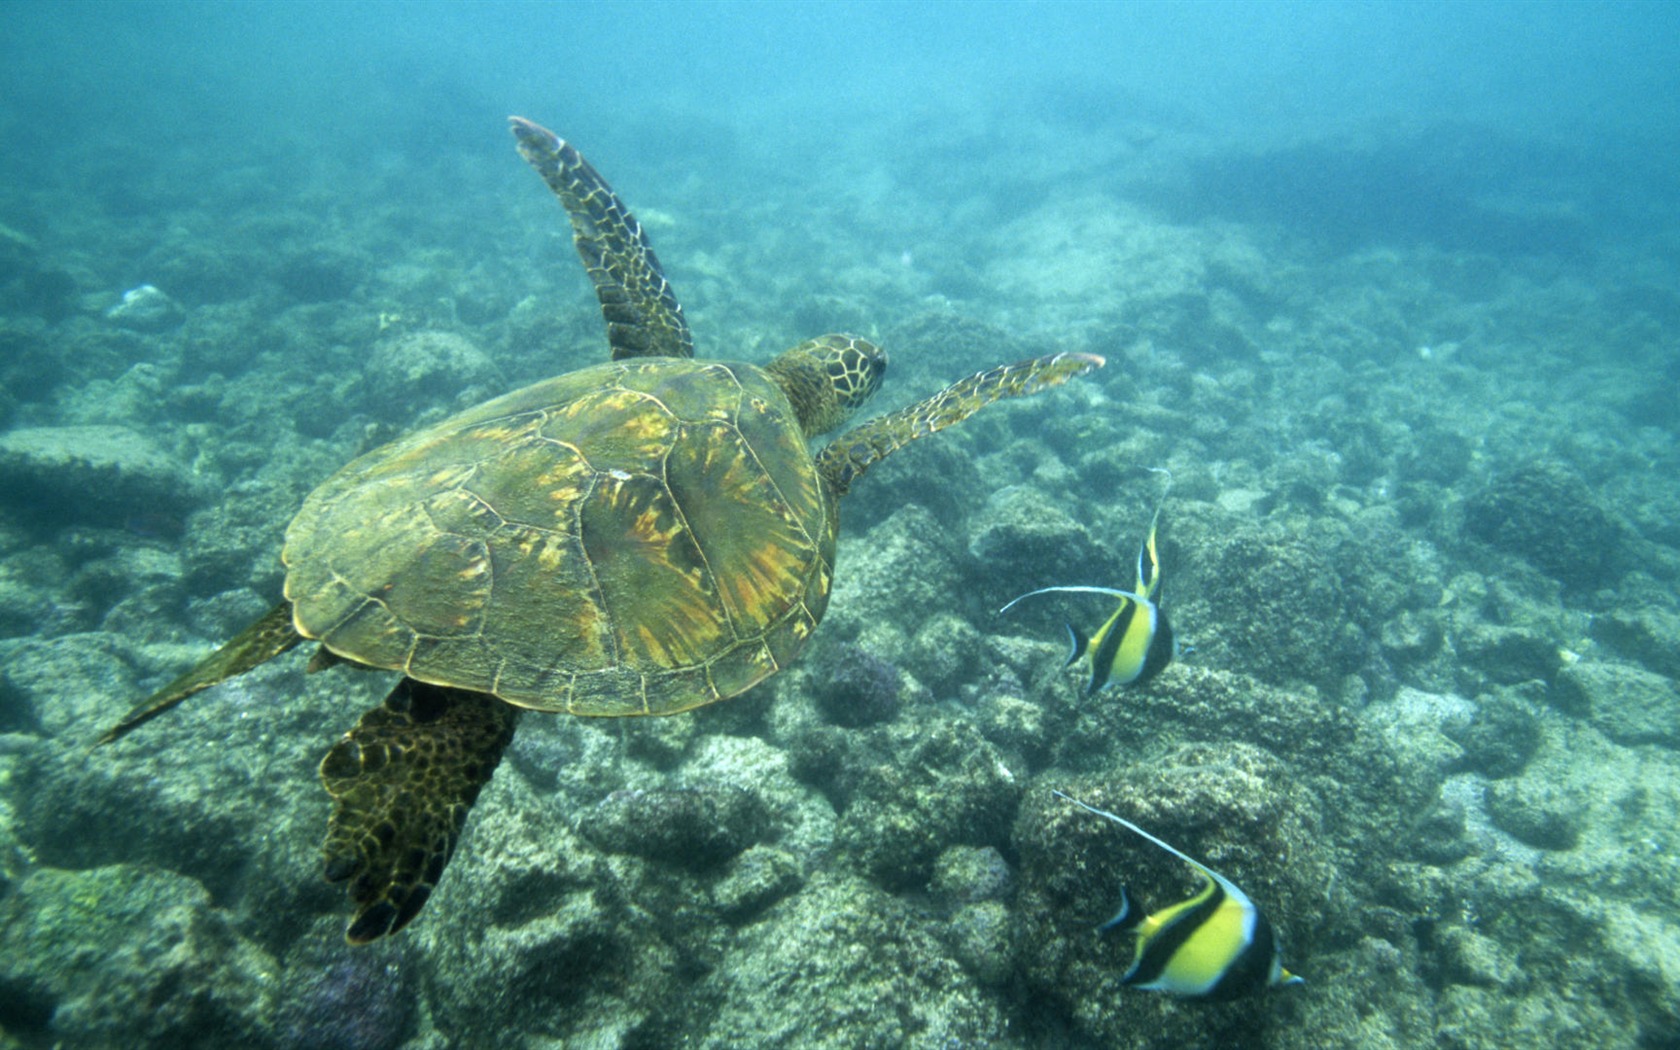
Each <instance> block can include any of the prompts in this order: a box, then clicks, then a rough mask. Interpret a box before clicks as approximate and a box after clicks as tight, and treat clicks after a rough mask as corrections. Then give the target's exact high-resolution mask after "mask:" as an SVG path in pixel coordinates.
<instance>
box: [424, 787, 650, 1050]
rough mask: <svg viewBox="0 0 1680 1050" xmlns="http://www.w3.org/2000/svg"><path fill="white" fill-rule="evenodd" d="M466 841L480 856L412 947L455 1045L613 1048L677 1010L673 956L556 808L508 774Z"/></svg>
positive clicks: (460, 872) (457, 872)
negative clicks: (526, 1040)
mask: <svg viewBox="0 0 1680 1050" xmlns="http://www.w3.org/2000/svg"><path fill="white" fill-rule="evenodd" d="M469 833H470V834H471V835H472V836H473V841H472V849H470V850H463V851H461V852H460V853H459V854H458V855H457V856H456V857H455V858H454V860H453V861H452V862H451V864H450V867H449V875H448V877H447V878H445V879H444V880H443V882H442V883H441V884H440V885H439V886H438V890H437V893H436V895H435V896H434V898H433V900H432V907H431V908H430V909H429V911H428V913H427V917H426V921H425V922H421V923H416V924H415V925H414V926H413V927H412V928H411V929H410V930H409V931H408V932H407V933H406V934H405V936H408V937H411V938H413V940H414V941H415V942H416V945H415V947H416V948H417V949H418V950H419V951H420V952H421V953H422V954H423V955H424V956H425V957H426V958H427V959H428V961H429V963H430V965H429V967H428V972H427V974H426V977H427V999H428V1001H429V1002H430V1004H431V1013H432V1023H433V1025H434V1026H435V1027H436V1028H437V1030H438V1031H439V1032H440V1033H442V1034H443V1035H444V1036H445V1037H446V1039H447V1040H448V1045H452V1046H484V1045H495V1044H496V1043H498V1042H499V1041H501V1040H504V1039H506V1038H507V1036H508V1034H509V1033H512V1032H522V1033H527V1034H528V1035H529V1036H543V1037H548V1038H551V1039H558V1040H565V1041H567V1042H568V1044H569V1042H570V1041H571V1040H573V1039H576V1040H578V1041H579V1042H580V1043H583V1044H586V1045H604V1046H616V1045H621V1044H622V1042H623V1041H624V1040H625V1039H626V1038H627V1037H628V1036H629V1035H630V1033H633V1032H636V1031H638V1030H639V1029H641V1028H642V1026H644V1025H646V1024H647V1023H648V1022H649V1020H650V1018H652V1017H653V1016H654V1015H655V1013H656V1012H657V1011H658V1010H659V1009H670V1008H673V1006H672V1004H673V1003H674V1002H675V1001H676V1000H677V999H679V998H680V996H679V994H678V987H679V986H678V985H677V983H676V967H675V962H676V959H675V957H674V955H673V952H672V950H671V948H670V946H669V945H668V944H667V943H666V942H665V941H664V940H663V939H662V938H661V937H660V936H659V933H658V931H657V930H656V928H655V922H654V920H653V917H652V916H650V915H649V914H648V913H646V912H645V911H642V910H641V909H639V908H638V907H636V906H635V904H634V903H633V902H632V901H631V900H630V899H629V898H628V894H627V888H626V887H625V886H624V885H623V884H622V883H620V882H619V880H618V879H617V878H616V877H615V876H614V874H613V867H612V866H611V865H610V864H609V863H608V861H607V859H606V858H603V857H602V855H601V854H600V853H599V852H597V851H596V849H595V848H594V847H593V846H592V845H591V844H590V843H589V841H588V840H587V839H584V838H582V837H580V836H578V835H576V834H574V833H572V832H571V831H569V830H568V829H567V827H566V820H565V817H564V815H563V814H562V812H561V811H560V810H559V808H558V807H557V806H555V805H554V804H553V803H552V801H550V800H549V799H548V798H546V797H543V796H539V795H536V794H534V793H533V792H532V791H531V789H530V788H529V787H528V786H527V785H525V784H524V783H523V780H522V778H520V777H518V776H517V775H513V776H507V775H503V774H501V773H498V775H497V776H496V778H495V779H494V780H492V781H491V782H490V785H489V787H488V788H487V789H486V790H485V793H484V797H483V798H482V799H481V800H480V802H479V805H478V806H477V807H476V810H475V813H474V816H473V821H472V824H471V826H470V829H469ZM594 1041H599V1042H594Z"/></svg>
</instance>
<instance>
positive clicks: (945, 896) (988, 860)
mask: <svg viewBox="0 0 1680 1050" xmlns="http://www.w3.org/2000/svg"><path fill="white" fill-rule="evenodd" d="M1014 886H1015V872H1014V871H1013V870H1012V869H1011V868H1010V867H1009V862H1008V861H1007V860H1005V859H1004V857H1003V854H1002V853H999V852H998V850H997V847H995V846H952V847H951V848H950V849H948V850H946V851H945V852H944V853H941V854H940V855H939V860H938V862H937V863H935V864H934V867H933V883H932V885H931V887H930V889H931V890H932V891H933V896H934V898H935V899H936V900H942V901H945V902H947V903H955V904H973V903H976V902H978V901H989V900H999V899H1001V898H1003V897H1006V896H1008V895H1009V892H1010V891H1011V890H1012V889H1014Z"/></svg>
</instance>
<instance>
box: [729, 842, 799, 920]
mask: <svg viewBox="0 0 1680 1050" xmlns="http://www.w3.org/2000/svg"><path fill="white" fill-rule="evenodd" d="M803 881H804V876H803V874H802V873H801V872H800V870H799V860H798V859H797V858H796V857H794V856H793V854H791V853H789V852H787V851H786V850H782V849H777V848H775V847H774V846H754V847H752V848H751V849H749V850H747V851H746V852H745V853H742V854H741V855H740V856H739V857H736V858H735V859H734V860H733V861H731V862H730V864H729V867H728V868H727V869H726V871H725V873H724V876H723V878H721V879H719V880H718V881H717V883H715V884H714V885H713V886H712V903H713V904H714V905H715V906H716V907H717V909H718V911H719V912H720V913H722V914H723V916H724V917H725V918H726V919H729V920H730V921H732V922H743V921H746V920H749V919H752V918H754V917H756V916H757V915H758V914H759V913H760V912H762V911H763V910H764V909H765V908H768V907H769V906H770V905H772V904H774V903H776V902H777V901H779V900H781V899H782V898H783V897H786V896H787V895H788V894H790V893H792V892H794V891H795V890H797V889H798V888H799V886H800V884H801V883H802V882H803Z"/></svg>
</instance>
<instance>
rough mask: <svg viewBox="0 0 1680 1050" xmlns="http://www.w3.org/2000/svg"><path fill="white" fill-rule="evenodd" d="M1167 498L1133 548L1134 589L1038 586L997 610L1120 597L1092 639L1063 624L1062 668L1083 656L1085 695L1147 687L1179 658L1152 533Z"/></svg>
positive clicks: (1163, 493) (1163, 497)
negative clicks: (1051, 600) (1087, 664)
mask: <svg viewBox="0 0 1680 1050" xmlns="http://www.w3.org/2000/svg"><path fill="white" fill-rule="evenodd" d="M1155 469H1157V470H1159V468H1155ZM1160 473H1163V474H1165V473H1166V471H1165V470H1160ZM1167 486H1168V488H1171V486H1172V475H1170V474H1168V475H1167ZM1166 498H1167V494H1166V492H1165V491H1163V492H1162V493H1161V502H1160V503H1156V504H1155V516H1154V517H1152V518H1150V519H1149V535H1148V536H1147V537H1146V538H1145V539H1144V541H1143V546H1142V547H1140V548H1139V549H1138V561H1137V587H1136V589H1135V590H1130V591H1120V590H1115V589H1114V588H1112V587H1086V586H1066V587H1040V588H1039V589H1038V590H1036V591H1028V592H1027V593H1026V594H1023V595H1021V596H1020V597H1019V598H1016V599H1014V601H1011V602H1010V603H1009V604H1008V605H1005V606H1004V607H1003V608H1001V609H999V610H998V615H1000V616H1001V615H1003V614H1004V613H1006V612H1008V611H1009V610H1010V609H1013V608H1014V607H1015V605H1016V603H1017V602H1021V601H1024V600H1026V599H1028V598H1032V597H1035V596H1037V595H1040V594H1106V595H1109V596H1110V597H1113V598H1119V599H1120V605H1119V607H1118V608H1116V609H1115V610H1114V614H1113V615H1112V616H1110V617H1109V618H1108V619H1107V620H1105V621H1104V622H1103V625H1102V626H1101V627H1098V628H1097V630H1096V632H1095V633H1094V634H1091V635H1089V636H1087V635H1086V634H1085V632H1083V631H1081V630H1080V629H1079V628H1077V627H1075V626H1074V625H1073V624H1071V623H1070V624H1068V625H1067V632H1068V649H1069V651H1068V658H1067V663H1065V664H1063V665H1062V666H1064V667H1072V666H1073V665H1074V664H1075V663H1076V662H1078V660H1079V658H1080V657H1082V656H1085V655H1087V654H1088V655H1089V656H1090V657H1091V677H1090V679H1089V680H1088V681H1087V682H1086V683H1085V693H1086V695H1087V696H1089V695H1091V694H1093V693H1096V692H1097V691H1099V690H1101V689H1104V688H1106V687H1107V686H1110V685H1130V684H1132V683H1133V682H1147V681H1148V680H1149V679H1151V678H1153V677H1155V676H1156V675H1157V674H1160V673H1161V671H1162V669H1163V668H1165V667H1166V666H1167V665H1168V664H1170V663H1172V661H1173V658H1174V657H1176V656H1177V655H1178V652H1179V650H1178V641H1177V639H1175V638H1174V637H1173V629H1172V624H1170V623H1168V622H1167V614H1166V612H1165V610H1163V609H1162V608H1161V598H1160V594H1161V558H1160V554H1159V553H1158V552H1157V551H1156V549H1155V530H1156V527H1157V526H1158V525H1159V524H1160V522H1161V503H1164V502H1166Z"/></svg>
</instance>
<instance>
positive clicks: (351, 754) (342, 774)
mask: <svg viewBox="0 0 1680 1050" xmlns="http://www.w3.org/2000/svg"><path fill="white" fill-rule="evenodd" d="M518 721H519V708H517V707H514V706H512V705H511V704H507V703H504V702H502V701H501V700H498V699H496V698H495V697H493V696H490V695H489V694H487V693H475V692H472V691H470V690H466V689H450V688H447V687H445V686H438V685H427V684H425V683H424V682H416V681H414V680H413V679H411V678H404V679H403V680H402V681H400V682H398V683H397V687H396V688H395V689H393V690H391V695H390V696H387V697H386V698H385V703H384V704H382V705H381V706H379V707H376V708H374V709H373V710H372V711H369V712H368V713H367V714H365V715H363V716H362V720H361V721H360V722H357V723H356V728H354V729H352V730H350V732H348V733H346V734H344V737H343V739H341V740H340V741H339V742H338V743H336V744H334V745H333V748H332V750H331V751H328V752H327V757H326V758H324V759H322V760H321V782H322V783H323V784H325V785H326V788H327V794H329V795H331V796H332V797H333V814H332V820H331V821H330V822H329V823H328V825H327V842H326V847H325V853H326V868H325V871H326V876H327V881H329V882H342V881H344V880H345V879H350V880H351V882H350V900H351V901H352V902H353V903H354V904H355V905H356V916H355V918H353V919H351V920H350V925H349V926H348V927H347V928H346V929H345V931H344V937H345V939H346V940H348V941H349V942H350V943H351V944H366V943H367V942H368V941H372V940H376V939H377V938H380V937H383V936H385V935H386V934H388V933H395V932H396V931H398V930H400V929H402V928H403V927H404V926H406V925H407V924H408V922H409V920H411V919H413V918H414V917H415V916H416V915H418V914H420V909H421V908H422V907H424V906H425V903H426V898H427V897H430V896H431V893H432V889H433V887H435V886H436V885H437V882H438V879H440V878H441V877H442V876H443V868H444V865H446V864H448V863H449V858H450V855H451V854H453V853H454V852H455V842H456V839H457V838H459V836H460V834H461V825H462V824H463V823H464V822H465V821H466V819H467V811H468V810H470V809H471V808H472V804H473V802H474V801H476V800H477V798H478V792H479V789H480V788H482V787H483V786H484V785H485V784H486V783H488V782H489V780H490V774H492V773H494V772H495V771H496V764H497V763H498V762H500V761H501V760H502V751H503V750H505V749H506V748H507V745H508V741H509V740H512V739H513V729H514V726H515V725H516V724H517V723H518Z"/></svg>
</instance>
